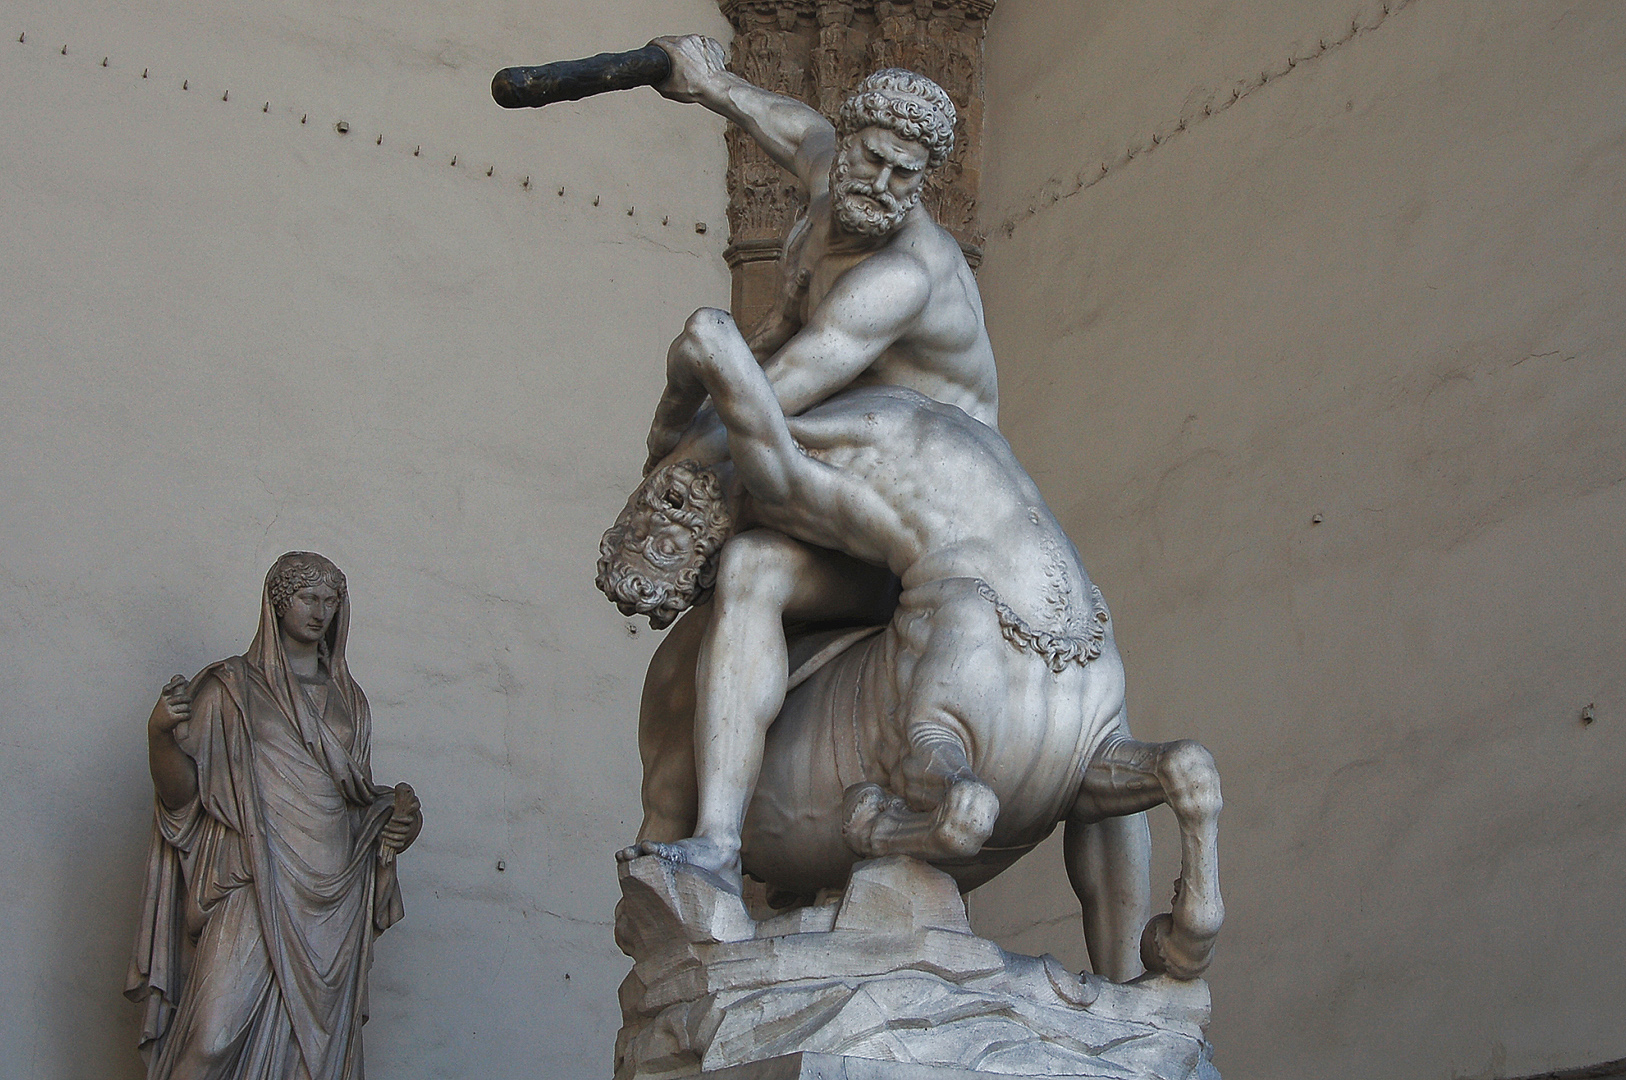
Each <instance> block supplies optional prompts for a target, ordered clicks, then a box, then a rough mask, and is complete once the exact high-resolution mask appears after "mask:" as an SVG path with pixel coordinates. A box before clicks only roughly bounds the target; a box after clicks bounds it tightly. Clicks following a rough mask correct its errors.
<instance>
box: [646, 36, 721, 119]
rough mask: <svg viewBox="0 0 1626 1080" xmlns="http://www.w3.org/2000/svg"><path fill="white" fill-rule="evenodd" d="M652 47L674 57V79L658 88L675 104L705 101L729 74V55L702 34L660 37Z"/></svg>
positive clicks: (668, 80)
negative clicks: (677, 102)
mask: <svg viewBox="0 0 1626 1080" xmlns="http://www.w3.org/2000/svg"><path fill="white" fill-rule="evenodd" d="M650 44H651V45H659V46H660V47H661V48H663V49H665V50H666V54H667V55H668V56H670V57H671V58H672V74H671V76H670V77H669V78H668V79H667V80H666V81H665V82H663V83H661V85H659V86H657V87H655V89H656V90H658V91H659V92H660V95H661V96H662V97H666V98H671V99H672V100H673V101H682V102H694V101H700V100H702V99H703V98H705V97H706V96H708V94H710V93H712V92H715V91H716V89H717V84H718V82H719V80H720V77H721V76H722V75H724V74H725V73H726V72H727V71H728V53H727V52H726V51H725V50H724V49H723V46H722V44H721V43H720V42H718V41H716V40H714V39H712V38H709V37H704V36H703V35H700V34H690V35H688V36H687V37H658V38H656V39H655V40H654V41H652V42H650Z"/></svg>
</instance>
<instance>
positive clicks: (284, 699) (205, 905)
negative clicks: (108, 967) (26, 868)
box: [125, 551, 422, 1080]
mask: <svg viewBox="0 0 1626 1080" xmlns="http://www.w3.org/2000/svg"><path fill="white" fill-rule="evenodd" d="M349 628H350V605H349V598H348V595H347V592H346V587H345V579H344V574H343V573H341V572H340V570H339V568H338V567H336V566H334V565H333V564H332V563H331V562H329V561H328V560H327V559H325V558H323V557H322V556H320V555H316V554H312V553H310V552H297V551H296V552H289V553H288V554H286V555H283V556H282V557H281V558H279V559H278V560H277V561H276V563H275V564H274V565H273V566H272V567H271V570H270V572H269V573H268V574H267V575H266V579H265V589H264V592H263V594H262V596H261V601H260V624H259V630H258V632H257V633H256V634H255V636H254V641H253V644H252V645H250V646H249V649H248V652H247V653H246V654H244V655H242V656H234V657H231V658H230V659H226V660H221V661H219V662H217V663H214V664H210V665H209V666H208V667H206V668H204V669H203V670H202V671H201V672H199V673H198V674H197V676H196V677H194V678H193V679H192V680H191V681H190V682H188V681H186V680H185V679H183V678H182V677H180V676H176V677H175V678H174V679H172V680H171V681H170V683H169V684H168V685H167V686H166V687H165V688H164V691H163V693H162V695H161V696H160V697H159V699H158V703H157V705H155V706H154V707H153V711H152V715H151V717H150V718H149V721H148V754H149V759H150V764H151V769H152V777H153V784H154V787H155V789H156V792H157V798H156V801H155V807H154V810H155V812H154V822H153V836H152V845H151V849H150V852H149V855H148V859H147V874H146V889H145V897H144V903H143V911H142V919H141V924H140V930H139V932H138V935H137V941H136V948H135V956H134V958H133V959H132V961H131V970H130V978H129V982H128V986H127V989H126V991H125V993H126V995H127V996H128V997H130V998H131V1000H133V1001H137V1002H141V1003H144V1005H145V1015H144V1017H143V1024H142V1050H143V1053H144V1054H145V1055H146V1056H147V1060H148V1076H149V1078H150V1080H362V1077H363V1070H362V1053H361V1025H362V1023H363V1022H364V1021H365V1020H366V1017H367V969H368V967H369V966H370V964H371V961H372V942H373V938H374V937H375V936H377V935H378V934H379V933H381V932H382V931H383V930H385V929H386V928H387V927H389V926H390V925H391V924H392V923H394V922H395V921H396V920H398V919H399V918H401V915H402V909H401V899H400V890H399V888H398V885H397V882H396V875H395V864H394V857H395V854H396V853H397V852H399V851H402V850H404V849H405V848H406V847H407V846H409V845H410V844H411V843H412V841H413V840H414V839H416V837H417V835H418V831H419V829H420V828H421V826H422V820H421V816H420V813H419V809H418V800H417V798H416V797H415V796H414V795H413V794H412V789H411V788H410V787H408V786H407V785H405V784H402V785H400V786H399V787H397V788H388V787H381V786H379V785H376V784H374V783H373V779H372V770H371V765H370V759H371V742H372V722H371V717H370V715H369V712H368V708H367V699H366V697H365V696H364V695H363V694H362V692H361V688H360V687H359V686H357V685H356V683H355V681H354V680H353V679H352V678H351V677H350V669H349V667H348V666H347V665H346V663H345V642H346V638H347V636H348V634H349Z"/></svg>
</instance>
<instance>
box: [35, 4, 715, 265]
mask: <svg viewBox="0 0 1626 1080" xmlns="http://www.w3.org/2000/svg"><path fill="white" fill-rule="evenodd" d="M17 42H18V44H21V45H26V44H28V32H27V31H26V30H24V31H21V32H19V33H18V35H17ZM59 51H60V54H61V55H63V56H67V55H68V46H67V45H63V46H62V47H61V49H60V50H59ZM110 60H111V57H109V56H104V57H102V62H101V65H100V66H101V67H104V68H105V67H108V66H109V63H110ZM149 76H150V69H149V68H145V67H144V68H142V69H141V77H142V78H143V79H146V78H149ZM181 89H182V90H183V91H187V92H191V90H192V81H191V79H189V78H183V79H182V80H181ZM220 100H221V101H224V102H230V101H231V90H229V89H227V90H223V91H221V94H220ZM260 112H262V113H266V114H269V113H270V112H271V102H269V101H266V102H264V103H263V104H262V105H261V106H260ZM299 122H300V124H302V125H308V124H309V122H310V113H308V112H306V113H301V114H300V116H299ZM333 130H334V131H335V132H336V133H338V134H339V135H341V136H348V135H349V134H350V123H349V121H347V120H339V121H337V122H335V123H334V125H333ZM373 144H374V145H375V146H383V145H384V135H383V133H382V132H380V133H379V134H378V135H377V136H376V137H375V138H374V139H373ZM412 156H413V157H417V158H421V157H422V156H423V145H422V144H421V143H420V144H417V145H415V146H414V147H413V150H412ZM459 156H460V155H458V154H453V155H452V157H451V160H450V161H449V162H448V163H447V164H448V165H449V166H450V167H451V168H454V169H455V168H457V167H458V164H457V163H458V159H459ZM496 172H497V167H496V165H493V164H488V165H487V166H486V170H485V175H486V176H487V177H488V178H494V177H495V176H496ZM519 186H520V188H521V189H523V190H525V191H530V190H532V189H533V188H534V187H537V186H538V185H535V184H533V183H532V180H531V177H530V176H525V177H524V178H523V179H521V180H520V182H519ZM565 194H566V186H565V185H564V184H559V185H558V187H557V197H558V198H561V199H562V198H564V197H565ZM601 203H602V199H601V197H600V196H598V195H594V196H593V199H592V205H594V206H599V205H601ZM636 213H637V208H636V207H633V206H629V207H627V216H628V217H633V216H634V215H635V214H636ZM671 221H672V219H671V215H669V214H663V215H662V216H661V224H662V225H663V226H670V225H671ZM707 229H708V226H707V224H706V222H704V221H697V222H695V223H694V231H695V232H696V233H700V234H702V235H703V234H705V233H706V231H707Z"/></svg>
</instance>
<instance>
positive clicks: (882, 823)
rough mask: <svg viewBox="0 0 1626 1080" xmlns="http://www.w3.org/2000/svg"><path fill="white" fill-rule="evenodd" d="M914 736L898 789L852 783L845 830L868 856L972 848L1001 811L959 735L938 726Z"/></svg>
mask: <svg viewBox="0 0 1626 1080" xmlns="http://www.w3.org/2000/svg"><path fill="white" fill-rule="evenodd" d="M910 742H911V745H910V749H909V753H908V755H907V756H906V757H905V759H904V760H903V761H902V762H901V763H900V764H899V766H898V768H897V769H896V770H894V772H893V783H894V784H896V785H897V786H898V787H899V788H901V789H902V794H901V795H898V794H893V793H891V792H888V791H887V790H886V789H885V788H883V787H881V785H879V784H874V783H863V784H854V785H853V786H851V787H849V788H848V789H847V792H846V796H845V798H844V799H843V803H842V830H841V833H842V836H843V838H845V839H846V841H847V846H848V847H850V848H852V849H853V851H855V852H857V853H858V854H859V855H861V856H863V857H864V858H878V857H880V856H882V855H912V856H914V857H915V858H917V859H927V860H931V859H961V858H968V857H970V856H972V855H975V854H976V853H977V852H979V851H981V850H982V845H983V844H984V843H986V842H987V840H988V837H989V836H990V835H992V833H993V831H994V822H996V821H997V820H998V819H999V797H998V796H997V795H995V794H994V791H993V789H992V788H990V787H989V786H988V785H987V784H984V783H983V782H982V781H981V780H980V779H978V778H977V775H976V774H975V773H973V772H972V771H971V763H970V761H969V760H968V759H967V758H966V753H965V744H964V743H962V742H961V741H960V739H959V737H958V736H956V735H954V734H952V733H951V732H948V731H946V730H941V729H938V730H933V731H930V732H927V733H924V734H922V733H920V732H916V733H915V734H914V736H913V737H912V738H911V740H910Z"/></svg>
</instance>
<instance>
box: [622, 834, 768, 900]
mask: <svg viewBox="0 0 1626 1080" xmlns="http://www.w3.org/2000/svg"><path fill="white" fill-rule="evenodd" d="M644 855H655V856H658V857H660V858H662V859H665V860H666V861H667V862H670V863H677V864H679V865H681V866H692V867H694V868H695V869H697V870H704V871H706V872H707V873H709V874H712V875H715V876H716V877H718V878H721V879H722V881H723V883H724V884H726V885H727V886H728V887H729V888H730V889H731V890H732V891H734V892H736V893H738V892H741V891H742V890H743V888H744V881H743V879H742V877H741V875H740V849H739V848H737V847H730V846H728V845H726V844H719V843H717V841H715V840H710V839H708V838H706V837H704V836H691V837H689V838H688V839H687V840H674V841H671V842H666V841H661V840H640V841H638V842H637V843H636V844H633V845H632V846H631V847H626V848H622V849H621V850H620V851H618V852H616V853H615V857H616V859H618V860H619V861H621V862H630V861H631V860H633V859H636V858H639V857H641V856H644Z"/></svg>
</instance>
